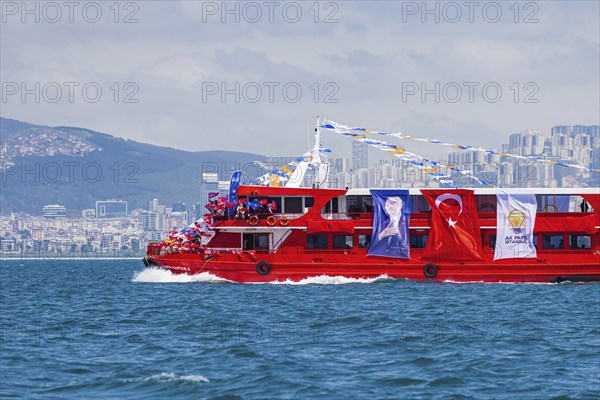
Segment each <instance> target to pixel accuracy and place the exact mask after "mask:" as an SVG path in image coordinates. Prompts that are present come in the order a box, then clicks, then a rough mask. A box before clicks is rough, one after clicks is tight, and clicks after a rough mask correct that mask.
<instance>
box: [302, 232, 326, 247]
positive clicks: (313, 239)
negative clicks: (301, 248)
mask: <svg viewBox="0 0 600 400" xmlns="http://www.w3.org/2000/svg"><path fill="white" fill-rule="evenodd" d="M307 247H308V248H309V249H326V248H327V235H308V243H307Z"/></svg>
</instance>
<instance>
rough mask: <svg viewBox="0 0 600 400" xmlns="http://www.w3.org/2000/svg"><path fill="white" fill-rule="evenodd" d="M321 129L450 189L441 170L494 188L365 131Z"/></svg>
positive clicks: (450, 181) (450, 180) (452, 167)
mask: <svg viewBox="0 0 600 400" xmlns="http://www.w3.org/2000/svg"><path fill="white" fill-rule="evenodd" d="M321 127H322V128H326V129H329V130H330V131H331V132H334V133H337V134H339V135H341V136H345V137H348V138H350V139H352V140H356V141H358V142H362V143H365V144H367V145H369V146H371V147H374V148H376V149H378V150H381V151H385V152H386V153H389V154H391V155H393V156H394V157H397V158H400V159H403V160H405V161H406V162H408V163H409V164H411V165H414V166H416V167H417V168H419V169H420V170H422V171H424V172H425V173H427V174H428V175H430V176H432V177H433V179H435V180H436V181H438V182H440V183H443V184H447V185H449V186H450V187H456V186H454V181H453V180H452V179H451V178H450V175H448V174H443V173H441V170H442V169H446V170H451V171H454V172H456V173H458V174H460V175H462V176H465V177H467V178H469V179H472V180H474V181H476V182H478V183H480V184H481V185H484V186H489V187H495V186H494V185H493V184H492V183H490V182H488V181H484V180H483V179H479V178H478V177H476V176H475V175H473V173H472V172H471V171H468V170H462V169H460V168H459V167H458V166H456V165H447V164H444V163H441V162H439V161H434V160H429V159H427V158H424V157H421V156H420V155H418V154H415V153H411V152H409V151H407V150H406V149H404V148H402V147H398V146H396V145H395V144H390V143H387V142H384V141H383V140H375V139H370V138H368V137H367V136H366V135H365V134H364V133H365V132H366V131H363V132H362V133H356V132H347V131H344V130H337V129H330V128H327V127H326V125H323V126H321Z"/></svg>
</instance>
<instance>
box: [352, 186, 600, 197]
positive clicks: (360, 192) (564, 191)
mask: <svg viewBox="0 0 600 400" xmlns="http://www.w3.org/2000/svg"><path fill="white" fill-rule="evenodd" d="M397 189H402V188H397ZM423 189H435V188H423ZM444 189H447V190H452V189H450V188H440V189H436V190H444ZM466 189H469V188H466ZM373 190H386V189H383V188H373ZM389 190H393V189H389ZM472 190H474V191H475V194H488V195H492V194H498V193H509V194H541V195H581V194H600V188H509V189H501V188H475V189H472ZM408 191H409V193H410V194H411V195H417V194H421V189H417V188H409V189H408ZM370 194H371V193H370V192H369V189H367V188H359V189H348V191H347V192H346V196H369V195H370Z"/></svg>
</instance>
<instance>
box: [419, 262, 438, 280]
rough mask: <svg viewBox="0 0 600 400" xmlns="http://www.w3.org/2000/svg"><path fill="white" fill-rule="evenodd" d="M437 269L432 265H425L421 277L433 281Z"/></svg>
mask: <svg viewBox="0 0 600 400" xmlns="http://www.w3.org/2000/svg"><path fill="white" fill-rule="evenodd" d="M438 271H439V268H438V266H437V265H435V264H433V263H429V264H425V266H424V267H423V275H425V276H426V277H427V278H429V279H433V278H435V277H436V276H437V274H438Z"/></svg>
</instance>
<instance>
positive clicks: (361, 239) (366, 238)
mask: <svg viewBox="0 0 600 400" xmlns="http://www.w3.org/2000/svg"><path fill="white" fill-rule="evenodd" d="M369 246H371V235H358V248H359V249H367V248H369Z"/></svg>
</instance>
